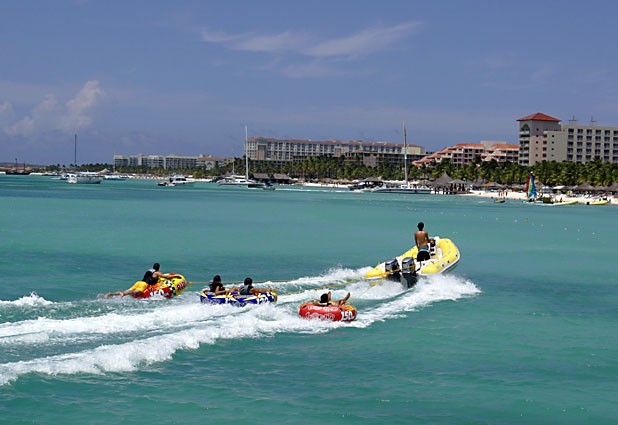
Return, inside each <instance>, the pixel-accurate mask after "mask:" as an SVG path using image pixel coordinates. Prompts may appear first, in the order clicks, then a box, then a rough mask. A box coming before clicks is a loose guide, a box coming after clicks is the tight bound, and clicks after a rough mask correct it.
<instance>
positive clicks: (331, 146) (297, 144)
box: [246, 137, 425, 167]
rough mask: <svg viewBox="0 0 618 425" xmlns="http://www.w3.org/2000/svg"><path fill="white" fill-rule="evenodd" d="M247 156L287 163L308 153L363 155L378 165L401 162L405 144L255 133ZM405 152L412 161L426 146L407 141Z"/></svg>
mask: <svg viewBox="0 0 618 425" xmlns="http://www.w3.org/2000/svg"><path fill="white" fill-rule="evenodd" d="M246 149H247V156H248V157H249V159H251V160H254V161H271V162H272V163H273V164H274V165H284V164H286V163H290V162H294V161H304V160H305V159H307V158H309V157H317V156H329V157H336V158H337V157H341V156H343V157H345V159H346V161H347V160H349V161H353V160H354V161H356V160H358V158H361V159H362V162H363V164H364V165H366V166H369V167H376V166H378V165H380V164H382V163H384V162H389V161H399V162H401V161H402V159H403V155H404V145H403V144H399V143H390V142H342V141H330V140H327V141H316V140H281V139H268V138H264V137H252V138H250V139H248V140H247V146H246ZM405 153H406V155H407V157H408V159H409V160H410V161H412V160H414V159H417V158H422V157H423V156H424V155H425V148H424V147H422V146H418V145H411V144H406V152H405Z"/></svg>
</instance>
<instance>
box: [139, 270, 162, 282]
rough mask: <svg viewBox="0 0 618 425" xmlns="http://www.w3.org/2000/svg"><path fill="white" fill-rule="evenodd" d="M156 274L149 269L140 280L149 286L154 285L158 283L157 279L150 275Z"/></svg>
mask: <svg viewBox="0 0 618 425" xmlns="http://www.w3.org/2000/svg"><path fill="white" fill-rule="evenodd" d="M155 272H156V270H155V269H149V270H147V271H146V273H144V277H143V278H142V280H143V281H144V282H146V283H147V284H149V285H154V284H156V283H157V282H159V279H157V278H156V277H152V275H153V274H154V273H155Z"/></svg>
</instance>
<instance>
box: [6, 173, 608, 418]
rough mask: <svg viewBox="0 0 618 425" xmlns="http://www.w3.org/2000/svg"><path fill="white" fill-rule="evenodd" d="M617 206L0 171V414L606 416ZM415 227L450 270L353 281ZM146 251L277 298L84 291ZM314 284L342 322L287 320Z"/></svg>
mask: <svg viewBox="0 0 618 425" xmlns="http://www.w3.org/2000/svg"><path fill="white" fill-rule="evenodd" d="M617 212H618V210H617V209H615V207H613V206H609V207H592V206H584V205H575V206H572V207H566V208H564V207H562V208H559V209H558V208H553V207H545V206H542V205H540V206H537V205H528V204H525V203H523V202H522V203H520V202H510V201H509V202H507V203H505V204H494V203H493V202H492V201H491V200H486V199H482V198H471V197H453V196H436V195H415V196H409V195H408V196H406V195H394V194H371V193H351V192H349V191H345V190H330V189H326V190H315V189H314V190H307V189H302V188H297V187H280V188H278V189H277V190H275V191H261V190H243V189H234V188H222V187H218V186H216V185H214V184H207V183H196V184H194V185H193V186H192V187H178V188H159V187H157V186H156V185H155V183H154V182H152V181H133V180H131V181H124V182H104V183H102V184H101V185H93V186H88V185H83V186H75V185H68V184H66V183H63V182H59V181H54V180H50V179H49V178H45V177H37V176H0V253H1V254H2V258H1V260H0V273H1V274H2V275H3V276H5V277H6V278H5V282H6V284H5V285H4V287H3V289H2V290H1V291H0V423H2V424H4V423H6V424H16V423H49V424H51V423H65V424H78V423H79V424H82V423H89V424H98V423H101V424H103V423H105V424H109V423H135V424H140V423H144V424H146V423H153V422H154V423H196V424H197V423H203V422H213V423H230V424H235V423H240V422H248V423H255V424H261V423H273V422H275V423H290V424H295V423H298V424H311V423H317V422H325V423H366V424H386V423H389V424H391V423H401V424H409V423H415V424H437V423H439V424H470V423H491V424H513V423H526V424H530V423H563V424H582V423H595V424H612V423H615V422H616V421H617V420H618V408H617V407H615V403H614V401H613V398H614V397H613V394H614V393H615V390H616V386H617V385H616V383H615V382H614V381H615V380H614V379H613V377H614V376H616V373H617V372H618V360H616V353H617V352H618V342H617V341H616V339H615V338H613V329H614V328H615V327H616V326H617V325H618V310H617V309H616V305H618V304H617V303H618V295H617V294H616V284H617V282H616V279H615V276H616V268H615V265H614V264H615V260H614V256H615V252H616V249H615V248H614V241H615V240H616V237H617V236H618V235H617V233H618V230H616V226H615V225H614V223H615V216H616V213H617ZM419 220H422V221H424V222H425V223H426V225H427V230H429V232H430V234H431V235H440V236H443V237H449V238H451V239H452V240H453V241H455V243H456V244H457V245H458V247H459V249H460V251H461V254H462V260H461V263H460V265H459V266H458V267H457V269H455V270H454V271H453V273H452V274H450V275H449V276H442V277H437V278H434V279H428V280H426V281H423V282H421V283H420V284H419V285H418V286H417V287H416V288H414V289H413V290H412V291H408V292H402V291H401V290H400V289H398V288H394V287H384V286H377V287H369V285H367V283H366V282H363V281H362V280H360V279H359V278H360V277H361V276H362V275H363V273H364V271H365V270H366V268H367V267H369V266H373V265H375V263H377V262H378V261H383V260H385V259H388V258H390V257H393V256H395V255H398V254H400V253H401V252H403V251H405V250H406V249H408V248H409V246H410V245H411V240H412V233H413V231H414V229H415V225H416V223H417V222H418V221H419ZM154 261H158V262H160V263H161V266H162V270H163V271H165V272H169V271H174V272H179V273H183V274H184V275H185V276H186V277H187V279H188V280H190V281H192V282H205V281H207V280H209V279H210V278H211V277H212V275H214V274H221V275H222V276H223V279H224V281H226V282H227V283H233V282H239V281H240V280H242V279H244V277H245V276H252V277H253V278H254V279H255V280H256V281H260V282H266V283H264V284H265V285H273V286H275V285H276V286H278V287H279V288H280V294H281V296H280V299H279V302H278V303H277V304H276V305H265V306H256V307H253V308H246V309H239V308H232V307H229V306H206V305H201V304H200V303H199V297H198V293H199V290H200V289H201V287H202V286H201V285H200V284H195V285H192V286H191V287H190V288H189V289H188V290H187V291H185V292H184V293H183V294H182V295H181V296H180V297H177V298H175V299H172V300H167V301H165V300H164V301H160V300H146V301H137V300H131V299H122V300H121V299H112V300H103V299H102V298H101V296H100V295H101V294H103V293H105V292H108V291H112V290H117V289H124V288H126V287H128V286H129V285H130V284H132V283H133V282H134V281H135V280H138V279H139V278H141V275H142V274H143V272H144V270H145V269H146V268H148V267H149V266H150V265H151V264H152V263H153V262H154ZM324 287H332V290H333V295H334V296H335V297H341V296H343V295H345V293H346V292H348V291H349V292H351V293H352V301H353V302H354V304H355V305H356V306H357V308H358V311H359V315H358V320H357V321H356V322H354V323H351V324H340V323H315V322H313V321H306V320H302V319H300V318H298V317H297V314H296V312H297V308H298V305H299V304H300V303H301V302H302V301H305V300H307V299H310V298H312V297H315V296H317V295H319V294H320V293H321V292H322V291H323V289H322V288H324Z"/></svg>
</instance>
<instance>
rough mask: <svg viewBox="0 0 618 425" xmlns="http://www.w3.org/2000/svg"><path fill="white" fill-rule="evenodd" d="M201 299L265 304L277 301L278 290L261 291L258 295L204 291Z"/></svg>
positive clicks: (212, 301) (240, 303)
mask: <svg viewBox="0 0 618 425" xmlns="http://www.w3.org/2000/svg"><path fill="white" fill-rule="evenodd" d="M200 301H201V302H202V303H204V304H231V305H236V306H238V307H244V306H246V305H247V304H264V303H274V302H277V293H276V292H260V293H259V294H256V295H240V294H239V293H238V292H232V293H229V294H221V295H216V294H215V293H214V292H208V291H202V292H201V293H200Z"/></svg>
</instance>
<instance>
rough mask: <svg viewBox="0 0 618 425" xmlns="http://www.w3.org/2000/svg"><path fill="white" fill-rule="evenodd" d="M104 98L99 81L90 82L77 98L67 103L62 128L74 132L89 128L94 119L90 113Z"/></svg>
mask: <svg viewBox="0 0 618 425" xmlns="http://www.w3.org/2000/svg"><path fill="white" fill-rule="evenodd" d="M104 96H105V92H104V91H103V89H101V87H100V86H99V82H98V81H96V80H93V81H88V82H87V83H86V84H85V85H84V87H83V88H82V89H81V90H80V91H79V93H77V96H75V98H73V99H71V100H69V101H68V102H67V114H66V116H65V118H64V120H63V122H62V128H63V129H64V130H67V131H74V130H78V129H80V128H84V127H87V126H89V125H90V124H91V123H92V117H90V115H88V113H89V112H90V110H91V109H92V108H94V107H95V106H96V105H97V103H98V102H99V100H100V99H101V98H103V97H104Z"/></svg>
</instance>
